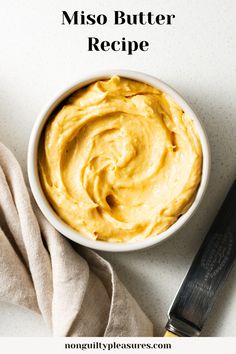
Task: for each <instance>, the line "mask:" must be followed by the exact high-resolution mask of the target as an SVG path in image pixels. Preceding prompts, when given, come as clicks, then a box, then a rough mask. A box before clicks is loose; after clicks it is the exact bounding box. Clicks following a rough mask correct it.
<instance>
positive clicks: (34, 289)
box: [0, 144, 153, 336]
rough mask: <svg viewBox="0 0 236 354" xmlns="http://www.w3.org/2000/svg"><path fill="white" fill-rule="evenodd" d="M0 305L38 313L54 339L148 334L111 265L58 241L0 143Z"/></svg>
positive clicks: (149, 330) (59, 237) (148, 328)
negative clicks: (19, 307) (0, 302)
mask: <svg viewBox="0 0 236 354" xmlns="http://www.w3.org/2000/svg"><path fill="white" fill-rule="evenodd" d="M0 301H5V302H11V303H13V304H17V305H20V306H24V307H27V308H28V309H30V310H33V311H35V312H38V313H41V314H42V316H43V318H44V320H45V322H46V323H47V325H48V326H49V327H50V328H51V330H52V333H53V335H56V336H152V334H153V332H152V331H153V328H152V324H151V322H150V321H149V320H148V318H147V317H146V315H145V314H144V313H143V311H142V310H141V309H140V308H139V306H138V305H137V303H136V301H135V300H134V298H133V297H132V296H131V295H130V294H129V292H128V291H127V290H126V289H125V287H124V285H123V284H122V283H121V282H120V280H119V279H118V278H117V275H116V273H115V272H114V270H113V268H112V266H111V265H110V263H108V262H107V261H106V260H105V259H103V258H102V257H101V256H99V255H98V254H96V253H95V252H93V251H91V250H89V249H85V248H83V247H81V246H78V245H76V244H75V243H72V242H69V241H68V240H67V239H65V238H64V237H62V235H60V234H59V233H58V232H57V231H56V230H55V229H54V228H53V227H52V226H51V225H50V224H49V223H48V222H47V220H46V219H45V218H44V217H43V215H42V214H41V212H40V211H39V210H38V208H37V206H36V205H35V204H34V202H33V199H32V198H31V197H30V196H29V193H28V191H27V188H26V185H25V182H24V179H23V175H22V172H21V168H20V166H19V164H18V162H17V161H16V159H15V157H14V156H13V155H12V153H11V152H10V151H9V150H8V149H7V148H6V147H5V146H3V145H2V144H0Z"/></svg>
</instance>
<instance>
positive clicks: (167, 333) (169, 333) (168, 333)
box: [163, 331, 178, 337]
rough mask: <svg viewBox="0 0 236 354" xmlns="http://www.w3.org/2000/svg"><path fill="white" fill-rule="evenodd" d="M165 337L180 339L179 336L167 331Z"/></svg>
mask: <svg viewBox="0 0 236 354" xmlns="http://www.w3.org/2000/svg"><path fill="white" fill-rule="evenodd" d="M163 337H178V336H177V335H176V334H174V333H172V332H170V331H166V332H165V334H164V336H163Z"/></svg>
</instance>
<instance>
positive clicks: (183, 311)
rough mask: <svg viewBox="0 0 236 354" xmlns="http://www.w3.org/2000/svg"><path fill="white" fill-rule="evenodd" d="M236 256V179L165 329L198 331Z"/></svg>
mask: <svg viewBox="0 0 236 354" xmlns="http://www.w3.org/2000/svg"><path fill="white" fill-rule="evenodd" d="M235 259H236V180H235V181H234V183H233V185H232V187H231V188H230V190H229V192H228V194H227V197H226V198H225V200H224V202H223V204H222V206H221V208H220V210H219V212H218V214H217V216H216V218H215V220H214V222H213V224H212V226H211V228H210V230H209V232H208V233H207V235H206V237H205V239H204V241H203V243H202V245H201V247H200V249H199V251H198V253H197V255H196V257H195V258H194V261H193V263H192V265H191V267H190V269H189V271H188V273H187V275H186V277H185V279H184V281H183V283H182V285H181V287H180V289H179V291H178V294H177V296H176V298H175V300H174V303H173V305H172V307H171V309H170V312H169V321H168V323H167V326H166V328H167V329H168V330H170V331H172V332H174V333H176V332H178V335H182V336H193V335H199V334H200V331H201V329H202V327H203V324H204V322H205V320H206V318H207V315H208V313H209V311H210V310H211V308H212V306H213V304H214V301H215V298H216V296H217V293H218V291H219V290H220V289H221V288H222V286H223V284H224V281H225V279H226V277H227V275H228V273H229V272H230V270H231V268H232V266H233V263H234V261H235ZM177 327H178V328H177ZM174 329H176V331H174Z"/></svg>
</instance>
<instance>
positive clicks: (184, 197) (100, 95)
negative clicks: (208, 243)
mask: <svg viewBox="0 0 236 354" xmlns="http://www.w3.org/2000/svg"><path fill="white" fill-rule="evenodd" d="M201 171H202V150H201V144H200V141H199V137H198V134H197V132H196V129H195V126H194V122H193V121H192V119H191V117H189V116H188V115H187V114H186V113H185V112H183V110H182V109H181V107H179V106H178V105H177V104H176V103H175V102H174V101H173V100H172V99H171V98H170V97H169V96H168V95H167V94H165V93H163V92H161V91H159V90H157V89H156V88H154V87H151V86H149V85H146V84H144V83H142V82H138V81H133V80H129V79H125V78H120V77H118V76H113V77H111V78H110V79H107V80H102V81H97V82H95V83H92V84H90V85H88V86H86V87H84V88H81V89H79V90H78V91H76V92H75V93H74V94H73V95H72V96H70V97H69V98H68V99H67V101H66V102H65V104H64V106H63V107H62V108H60V109H58V111H57V112H56V113H54V114H53V116H52V117H51V118H50V120H49V122H48V123H47V125H46V127H45V130H44V132H43V134H42V137H41V140H40V145H39V172H40V179H41V184H42V186H43V189H44V191H45V194H46V196H47V198H48V200H49V202H50V203H51V205H52V206H53V208H54V210H55V211H56V213H57V214H58V215H59V216H60V217H61V218H62V219H63V220H64V221H65V222H66V223H67V224H68V225H70V226H71V227H72V228H74V229H75V230H78V231H79V232H81V234H83V235H84V236H86V237H89V238H92V239H98V240H103V241H109V242H129V241H135V240H137V239H144V238H147V237H150V236H154V235H158V234H159V233H161V232H163V231H164V230H166V229H168V228H169V227H170V226H171V225H172V224H173V223H174V222H175V221H176V220H177V219H178V217H180V216H181V215H182V214H183V213H185V212H186V210H187V209H188V208H189V207H190V205H191V204H192V202H193V200H194V198H195V195H196V191H197V188H198V186H199V182H200V179H201ZM155 237H158V236H155Z"/></svg>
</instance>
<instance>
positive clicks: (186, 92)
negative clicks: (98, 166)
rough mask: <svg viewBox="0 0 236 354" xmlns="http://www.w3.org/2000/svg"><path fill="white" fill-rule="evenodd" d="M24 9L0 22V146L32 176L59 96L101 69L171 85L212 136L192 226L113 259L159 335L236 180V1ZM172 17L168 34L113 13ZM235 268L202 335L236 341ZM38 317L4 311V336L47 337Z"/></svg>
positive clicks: (56, 4) (97, 2) (7, 6)
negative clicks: (64, 21) (37, 143)
mask: <svg viewBox="0 0 236 354" xmlns="http://www.w3.org/2000/svg"><path fill="white" fill-rule="evenodd" d="M107 4H109V5H105V3H104V1H101V0H88V1H80V2H78V1H77V0H71V1H70V2H69V3H68V2H67V1H62V0H60V1H59V0H53V1H50V2H49V1H46V0H41V1H31V2H30V1H27V0H19V1H16V0H15V1H12V0H8V1H5V2H4V3H3V4H2V10H1V11H2V13H3V15H2V18H1V22H0V32H1V55H0V61H1V62H0V78H1V80H0V141H2V142H3V143H5V144H6V145H7V146H8V147H9V148H10V149H11V150H12V151H13V152H14V153H15V155H16V157H17V158H18V160H19V161H20V163H21V166H22V168H23V170H24V173H25V175H26V152H27V144H28V139H29V135H30V131H31V128H32V126H33V123H34V121H35V118H36V116H37V114H38V113H39V111H40V110H41V108H42V107H43V105H44V104H45V103H46V102H48V101H49V99H50V98H51V97H53V96H54V95H55V94H56V93H57V92H58V91H59V90H60V89H61V88H63V87H65V86H67V85H68V84H70V83H71V82H75V81H76V80H77V79H79V78H80V77H81V76H82V75H84V74H86V73H90V72H92V71H95V70H97V69H101V70H102V69H114V68H116V69H132V70H138V71H143V72H145V73H148V74H151V75H154V76H156V77H158V78H160V79H162V80H164V81H166V82H167V83H169V84H170V85H171V86H173V87H174V88H175V89H176V90H177V91H178V92H179V93H180V94H182V95H183V96H184V97H185V98H186V100H187V101H188V102H189V103H190V105H191V106H192V107H193V109H194V110H195V111H196V113H197V114H198V115H199V117H200V118H201V120H202V121H203V124H204V126H205V128H206V131H207V134H208V136H209V140H210V146H211V152H212V171H211V178H210V183H209V187H208V190H207V193H206V195H205V197H204V200H203V202H202V204H201V206H200V208H199V209H198V211H197V213H196V214H195V215H194V216H193V218H192V219H191V221H190V222H189V223H188V224H187V225H186V226H185V227H184V228H183V229H182V230H181V231H180V232H179V233H178V234H176V235H175V236H174V237H172V238H171V239H169V240H168V241H166V242H164V243H162V244H160V245H158V246H156V247H154V248H152V249H148V250H145V251H142V252H134V253H128V254H127V253H126V254H108V253H103V256H104V257H105V258H107V259H108V260H110V261H111V263H112V264H113V266H114V268H115V269H116V271H117V273H118V275H119V277H120V279H121V280H122V281H123V282H124V284H125V285H126V286H127V288H128V289H129V290H130V292H131V293H132V294H133V296H134V297H135V298H136V299H137V301H138V303H139V304H140V306H141V307H142V308H143V310H144V311H145V312H146V314H147V315H148V316H149V318H150V319H151V320H152V321H153V323H154V327H155V335H157V336H161V335H162V334H163V329H164V325H165V323H166V318H167V317H166V313H167V310H168V308H169V306H170V304H171V302H172V300H173V298H174V296H175V293H176V291H177V289H178V287H179V285H180V283H181V281H182V279H183V277H184V275H185V274H186V272H187V270H188V268H189V266H190V264H191V262H192V259H193V257H194V255H195V254H196V252H197V250H198V248H199V246H200V244H201V241H202V240H203V238H204V235H205V233H206V231H207V230H208V228H209V226H210V224H211V222H212V221H213V219H214V217H215V215H216V213H217V210H218V209H219V207H220V204H221V202H222V200H223V198H224V196H225V194H226V192H227V190H228V189H229V187H230V184H231V183H232V181H233V179H234V178H235V172H236V169H235V168H236V115H235V113H236V99H235V92H236V72H235V61H236V43H235V32H236V22H235V18H234V13H235V11H234V10H236V6H235V2H234V1H233V0H225V1H224V3H222V2H221V1H214V0H206V1H194V0H177V1H176V0H160V1H154V0H153V1H151V0H149V1H146V2H143V1H141V0H135V1H134V0H130V1H127V0H119V2H116V1H114V0H112V1H111V0H110V1H109V2H107ZM62 10H67V11H72V10H73V11H75V10H79V11H81V10H84V11H85V12H87V13H97V14H99V13H104V14H106V15H107V16H108V17H109V23H108V24H106V25H105V26H98V25H96V26H62V25H61V11H62ZM114 10H123V11H125V12H126V13H137V12H139V11H144V12H148V11H152V12H153V13H157V14H158V13H164V14H165V13H169V14H172V13H173V14H175V15H176V18H175V21H174V22H173V25H171V26H154V25H153V26H152V25H146V26H130V25H124V26H114V25H113V24H112V18H113V11H114ZM88 36H96V37H99V38H101V39H103V40H110V41H111V40H116V39H118V40H119V39H120V38H121V37H123V36H124V37H126V38H127V39H129V40H138V41H141V40H147V41H149V43H150V48H149V50H148V52H136V53H134V54H133V55H127V54H126V53H122V52H91V53H89V52H88V51H87V37H88ZM235 317H236V268H234V270H233V271H232V272H231V274H230V276H229V278H228V280H227V282H226V285H225V287H224V289H223V291H222V292H221V293H220V295H219V297H218V299H217V302H216V304H215V306H214V308H213V311H212V312H211V314H210V316H209V319H208V321H207V323H206V324H205V327H204V330H203V332H202V335H203V336H236V325H235ZM49 335H50V332H49V330H48V329H47V328H46V326H45V325H44V323H43V320H42V319H41V317H40V316H39V315H35V314H34V313H31V312H29V311H27V310H25V309H22V308H17V307H15V306H13V305H9V304H6V303H0V336H49Z"/></svg>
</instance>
